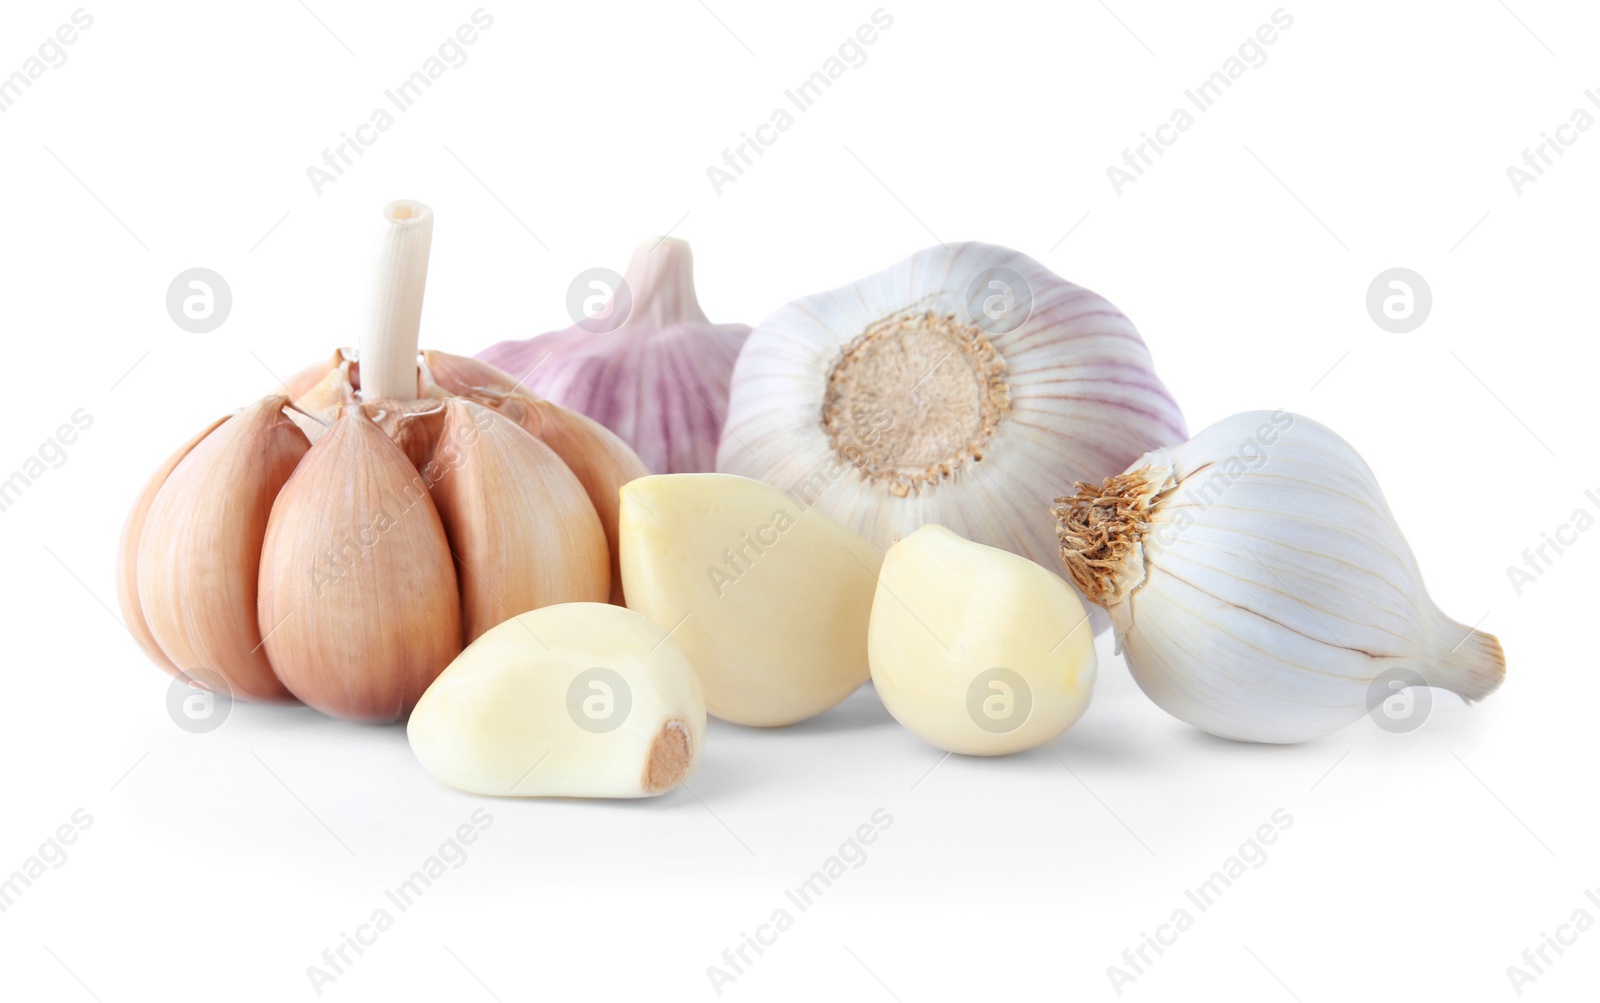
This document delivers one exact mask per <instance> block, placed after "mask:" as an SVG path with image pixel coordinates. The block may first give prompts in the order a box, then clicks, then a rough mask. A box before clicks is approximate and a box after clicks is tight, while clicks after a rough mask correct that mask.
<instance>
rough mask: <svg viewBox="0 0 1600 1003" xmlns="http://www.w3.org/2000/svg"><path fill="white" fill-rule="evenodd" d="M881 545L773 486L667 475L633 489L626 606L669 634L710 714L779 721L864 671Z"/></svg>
mask: <svg viewBox="0 0 1600 1003" xmlns="http://www.w3.org/2000/svg"><path fill="white" fill-rule="evenodd" d="M882 562H883V554H882V552H880V551H879V550H878V549H877V548H876V547H874V546H872V544H870V543H868V542H867V541H865V540H863V539H861V538H860V537H859V536H856V535H855V534H854V533H852V532H850V531H849V530H847V529H845V528H844V527H843V526H840V525H839V524H838V523H836V522H834V521H833V520H831V519H829V518H828V517H827V516H825V515H823V514H821V513H820V512H815V511H812V510H809V509H807V508H806V507H805V506H802V505H800V504H798V503H797V502H796V501H795V500H794V499H793V498H791V497H789V496H788V495H786V494H784V493H783V492H782V491H779V490H778V489H777V488H774V487H772V486H771V485H767V484H762V483H761V482H760V481H752V480H750V479H748V478H744V477H733V476H730V475H728V474H657V475H655V476H652V477H641V478H640V479H638V480H636V481H633V482H632V483H630V484H628V485H627V486H626V487H624V488H623V489H622V578H623V584H624V586H625V588H626V590H627V593H628V606H629V607H630V608H631V609H635V610H638V611H639V612H641V613H643V614H644V615H645V616H648V617H649V618H650V619H652V620H654V621H655V622H656V623H658V624H660V625H661V627H662V629H664V630H669V631H671V632H672V638H673V640H675V641H677V642H678V644H679V645H681V646H682V647H683V650H684V653H685V654H687V655H688V656H689V661H690V662H691V663H692V664H693V665H694V669H695V673H696V674H697V675H699V677H700V681H701V683H702V685H703V686H704V687H705V695H706V706H707V707H708V708H709V709H710V711H711V713H712V714H715V715H716V716H717V717H720V718H722V719H723V720H724V721H731V722H733V723H734V724H745V725H756V726H762V727H771V726H776V725H785V724H793V723H794V722H796V721H803V720H805V719H806V718H809V717H813V716H815V715H817V714H821V713H822V712H823V711H825V710H828V709H829V708H830V707H833V706H835V705H836V704H838V703H839V702H840V701H842V700H843V699H844V698H845V697H847V696H849V695H850V694H851V693H852V692H854V691H855V689H856V688H857V687H858V686H860V685H861V684H862V683H864V682H866V681H867V617H868V614H869V613H870V611H871V608H872V590H873V586H874V583H875V580H876V577H877V571H878V566H879V565H880V564H881V563H882Z"/></svg>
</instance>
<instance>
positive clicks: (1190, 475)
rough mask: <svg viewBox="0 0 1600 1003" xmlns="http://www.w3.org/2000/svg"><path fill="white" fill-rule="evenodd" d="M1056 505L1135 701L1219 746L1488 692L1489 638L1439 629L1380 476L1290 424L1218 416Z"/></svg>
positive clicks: (1497, 664) (1332, 437) (1259, 415)
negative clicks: (1377, 708) (1400, 700)
mask: <svg viewBox="0 0 1600 1003" xmlns="http://www.w3.org/2000/svg"><path fill="white" fill-rule="evenodd" d="M1078 487H1079V491H1078V493H1077V495H1076V496H1074V497H1070V498H1059V499H1057V503H1058V504H1057V508H1056V515H1057V518H1058V520H1059V528H1058V532H1059V535H1060V539H1061V556H1062V559H1063V560H1064V561H1065V562H1066V566H1067V570H1068V572H1069V573H1070V574H1071V576H1072V579H1073V581H1074V582H1075V583H1076V584H1077V585H1078V588H1079V589H1080V590H1082V591H1083V593H1084V594H1085V595H1087V596H1088V597H1089V599H1090V600H1092V601H1093V602H1096V603H1099V604H1100V605H1102V606H1105V607H1106V608H1107V609H1108V610H1109V612H1110V614H1111V621H1112V624H1113V627H1114V629H1115V631H1116V638H1117V644H1118V648H1119V650H1120V651H1121V652H1122V653H1123V655H1125V656H1126V658H1127V661H1128V667H1129V669H1130V670H1132V672H1133V677H1134V679H1135V680H1137V681H1138V683H1139V686H1140V688H1141V689H1143V690H1144V691H1145V693H1146V694H1148V695H1149V697H1150V698H1151V699H1152V700H1154V701H1155V702H1156V703H1157V704H1159V705H1160V706H1161V708H1162V709H1163V710H1165V711H1167V712H1168V713H1170V714H1172V715H1173V716H1174V717H1177V718H1180V719H1182V720H1184V721H1187V722H1188V723H1190V724H1192V725H1194V726H1195V727H1197V728H1200V729H1201V730H1203V731H1207V732H1210V733H1211V734H1213V735H1220V736H1222V737H1224V738H1233V739H1240V740H1244V741H1253V742H1280V743H1287V742H1303V741H1307V740H1309V739H1313V738H1318V737H1320V736H1322V735H1327V734H1330V733H1331V732H1334V731H1336V730H1338V729H1339V728H1342V727H1344V726H1345V725H1347V724H1349V723H1350V722H1352V721H1355V720H1357V719H1358V718H1360V717H1361V716H1362V715H1363V714H1364V713H1367V711H1368V710H1369V709H1370V708H1371V707H1372V706H1373V705H1374V698H1375V697H1376V698H1379V699H1382V698H1386V697H1387V696H1388V695H1390V694H1392V691H1393V690H1392V684H1408V683H1412V682H1415V683H1426V684H1427V685H1429V686H1437V687H1442V688H1444V689H1447V690H1450V691H1452V692H1454V693H1457V694H1459V695H1460V696H1461V697H1463V698H1464V699H1465V700H1467V701H1468V702H1471V701H1474V700H1481V699H1482V698H1484V697H1486V696H1488V695H1489V694H1490V693H1492V692H1494V690H1495V688H1496V687H1498V686H1499V685H1500V682H1501V680H1502V679H1504V678H1505V656H1504V654H1503V653H1502V652H1501V649H1500V642H1499V641H1497V640H1496V639H1495V638H1494V637H1493V636H1491V635H1489V634H1485V633H1482V632H1480V631H1477V630H1474V629H1472V628H1471V627H1467V626H1465V625H1463V624H1460V623H1457V622H1456V621H1454V620H1452V619H1450V618H1449V617H1447V616H1445V615H1444V613H1443V612H1441V611H1440V610H1439V608H1438V607H1437V606H1435V605H1434V604H1433V601H1432V600H1431V599H1429V598H1428V593H1427V590H1426V589H1425V588H1424V587H1423V584H1422V572H1421V570H1420V569H1419V568H1418V567H1417V561H1416V558H1415V557H1414V556H1412V553H1411V548H1410V547H1409V546H1407V544H1406V540H1405V537H1404V536H1403V535H1402V534H1401V532H1400V529H1399V527H1398V526H1396V525H1395V521H1394V516H1393V515H1391V514H1390V512H1389V507H1388V505H1387V504H1386V503H1385V501H1384V498H1383V492H1382V490H1380V489H1379V487H1378V482H1377V480H1376V479H1375V478H1374V477H1373V475H1372V471H1371V469H1369V468H1368V467H1367V465H1366V463H1365V462H1364V461H1363V460H1362V459H1361V457H1360V455H1359V454H1357V453H1356V451H1355V450H1354V449H1353V448H1352V447H1351V446H1350V444H1349V443H1347V442H1345V441H1344V440H1343V439H1341V438H1340V437H1339V436H1338V435H1336V434H1334V433H1333V432H1332V431H1331V430H1329V429H1328V428H1327V427H1325V426H1323V425H1319V424H1317V423H1316V422H1314V421H1312V420H1311V419H1309V418H1303V417H1301V416H1299V415H1295V414H1290V413H1289V412H1286V411H1273V412H1268V411H1252V412H1247V413H1245V414H1237V415H1234V416H1233V417H1231V418H1224V419H1223V420H1222V421H1219V422H1217V423H1216V424H1215V425H1212V426H1211V427H1209V428H1207V429H1205V430H1204V431H1202V432H1200V433H1198V434H1197V435H1196V436H1195V437H1194V438H1193V439H1191V440H1189V441H1188V442H1186V443H1183V444H1182V445H1179V446H1174V447H1171V448H1169V449H1159V450H1155V451H1153V452H1151V453H1148V454H1146V455H1145V456H1143V457H1140V458H1139V459H1138V460H1137V461H1136V462H1135V463H1134V464H1133V465H1132V466H1130V467H1129V468H1128V469H1127V471H1125V472H1124V473H1122V474H1119V475H1118V476H1116V477H1111V478H1108V479H1106V481H1105V482H1104V484H1102V485H1092V484H1079V485H1078Z"/></svg>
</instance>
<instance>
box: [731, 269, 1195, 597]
mask: <svg viewBox="0 0 1600 1003" xmlns="http://www.w3.org/2000/svg"><path fill="white" fill-rule="evenodd" d="M1184 437H1185V429H1184V423H1183V415H1182V414H1181V413H1180V412H1179V410H1178V406H1177V405H1176V404H1175V403H1174V402H1173V400H1172V396H1171V395H1170V394H1169V393H1168V392H1167V389H1166V387H1165V386H1163V385H1162V383H1161V380H1160V379H1159V378H1157V376H1156V374H1155V372H1154V370H1153V369H1152V366H1151V360H1150V353H1149V352H1148V351H1147V350H1146V349H1145V346H1144V342H1143V341H1141V340H1140V338H1139V335H1138V333H1137V332H1136V331H1135V330H1134V327H1133V324H1132V323H1131V322H1130V321H1129V320H1128V318H1126V317H1124V316H1123V315H1122V314H1121V313H1120V312H1119V311H1118V310H1117V309H1116V307H1114V306H1112V305H1111V304H1110V303H1108V302H1107V301H1106V300H1105V299H1103V298H1101V297H1100V296H1098V295H1096V294H1095V293H1092V292H1090V291H1089V290H1087V289H1083V288H1081V287H1079V286H1076V285H1073V284H1072V283H1070V282H1067V281H1066V280H1064V279H1062V278H1060V277H1058V276H1056V275H1054V274H1052V273H1051V272H1050V271H1049V270H1048V269H1046V268H1045V267H1044V266H1043V265H1041V264H1039V263H1038V262H1036V261H1034V260H1033V259H1031V258H1029V257H1027V256H1026V255H1023V254H1019V253H1017V252H1015V251H1010V250H1007V249H1005V248H1003V247H994V246H991V245H988V244H951V245H949V246H948V247H934V248H929V249H928V250H925V251H920V252H918V253H917V254H914V255H912V256H911V257H910V258H908V259H907V260H905V261H903V262H901V263H899V264H897V265H895V266H893V267H891V268H888V269H885V270H884V271H882V272H879V273H878V274H876V275H873V276H870V277H868V278H866V279H863V280H861V281H859V282H856V283H854V284H852V285H849V286H845V287H843V288H840V289H835V290H833V291H831V292H825V293H818V294H816V295H813V296H808V297H806V298H804V299H801V300H797V301H796V302H793V303H790V304H789V305H787V306H785V307H782V308H781V309H779V310H778V311H777V312H776V313H774V314H773V315H772V316H771V317H769V318H767V320H765V321H764V322H762V323H761V325H760V326H758V327H757V328H756V330H755V332H754V333H753V334H752V335H751V336H750V340H749V342H747V343H746V345H745V349H744V352H743V353H742V354H741V355H740V357H739V361H738V364H737V365H736V366H735V368H734V374H733V388H732V392H731V395H730V398H729V407H728V427H727V429H726V431H725V433H724V434H723V437H722V444H721V446H720V448H719V450H718V454H717V469H718V470H721V471H724V472H730V473H737V474H743V475H745V476H748V477H755V478H758V479H761V480H765V481H767V482H769V483H771V484H775V485H777V486H778V487H780V488H783V489H785V490H788V491H791V492H794V493H795V494H796V495H797V496H798V497H799V498H800V499H801V500H802V501H803V502H805V503H806V504H815V505H816V506H817V507H818V508H819V509H821V510H822V511H823V512H825V513H826V514H828V515H829V516H831V517H833V518H834V519H837V520H838V521H840V522H842V523H844V524H845V525H846V526H848V527H850V528H851V529H853V530H855V531H856V532H857V533H860V534H861V535H862V536H865V537H867V538H868V539H870V540H872V541H873V542H874V543H876V544H877V545H878V546H880V547H886V546H888V545H890V544H892V543H894V542H895V541H896V540H897V539H899V538H901V537H903V536H906V535H907V534H909V533H911V532H912V531H913V530H916V529H917V528H919V527H921V526H923V525H926V524H928V523H938V524H940V525H943V526H946V527H948V528H950V529H952V530H954V531H956V532H957V533H960V534H961V535H963V536H965V537H967V538H969V539H972V540H975V541H977V542H978V543H982V544H986V545H988V546H993V547H999V548H1002V549H1005V550H1009V551H1011V552H1013V553H1017V554H1021V555H1023V556H1025V557H1029V558H1031V559H1033V560H1034V561H1037V562H1039V563H1040V564H1043V565H1044V566H1046V567H1048V568H1050V569H1051V570H1054V571H1057V572H1059V565H1058V564H1057V562H1056V559H1055V550H1056V544H1055V538H1054V535H1053V533H1052V530H1051V524H1050V520H1049V518H1048V516H1047V514H1046V509H1047V507H1048V504H1049V499H1051V498H1053V497H1054V496H1055V495H1056V494H1057V493H1058V491H1059V485H1060V484H1061V483H1064V482H1067V483H1070V482H1072V481H1074V480H1079V479H1084V478H1094V479H1097V480H1098V479H1099V478H1101V477H1104V476H1106V475H1108V474H1111V473H1114V472H1116V471H1118V470H1121V469H1122V468H1123V467H1125V466H1126V465H1127V464H1128V461H1130V460H1132V459H1133V458H1134V457H1135V456H1138V455H1139V454H1140V453H1142V452H1144V451H1145V450H1147V449H1150V448H1152V447H1153V446H1159V445H1166V444H1169V443H1174V442H1181V441H1182V440H1183V439H1184Z"/></svg>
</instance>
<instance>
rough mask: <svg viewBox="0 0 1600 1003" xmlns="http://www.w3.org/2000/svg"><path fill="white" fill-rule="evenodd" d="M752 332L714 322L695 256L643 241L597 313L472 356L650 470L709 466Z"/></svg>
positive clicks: (670, 242)
mask: <svg viewBox="0 0 1600 1003" xmlns="http://www.w3.org/2000/svg"><path fill="white" fill-rule="evenodd" d="M749 335H750V328H749V327H747V326H745V325H743V324H713V323H711V321H710V320H708V319H707V318H706V315H705V311H703V310H702V309H701V308H700V302H699V300H698V298H697V297H696V296H695V290H694V257H693V255H692V253H691V252H690V250H689V245H688V243H687V242H685V241H682V240H678V239H677V238H674V237H659V238H652V239H650V240H647V241H645V242H644V243H642V244H640V245H639V247H638V249H637V250H635V251H634V253H633V258H632V259H631V260H630V261H629V263H628V268H627V273H626V274H625V275H624V276H622V283H621V285H619V286H618V288H617V289H615V290H613V291H612V295H611V297H610V299H609V300H608V301H607V303H606V305H605V307H604V309H602V310H601V311H599V312H598V313H596V314H595V315H594V316H592V317H589V318H587V319H585V320H583V321H580V322H579V323H578V324H576V325H575V326H573V327H570V328H567V329H565V330H561V331H551V332H549V333H547V334H541V335H539V336H537V337H534V338H530V339H528V340H526V341H502V342H500V343H498V344H496V345H492V346H490V347H489V348H487V349H485V350H484V351H482V352H480V353H479V355H478V357H479V358H480V359H483V360H485V361H487V362H491V363H493V364H494V365H496V366H498V367H500V368H501V369H503V370H505V371H506V372H508V373H511V374H514V375H520V377H521V379H522V381H523V382H524V383H525V384H526V385H527V386H528V388H529V389H530V391H531V392H532V393H533V394H535V395H536V396H539V397H543V398H546V399H548V400H550V401H553V402H554V403H556V404H559V405H561V406H563V407H567V408H570V409H572V410H574V411H577V412H578V413H580V414H583V415H587V416H588V417H590V418H593V419H595V420H597V421H599V422H600V423H601V424H602V425H604V426H605V427H606V428H609V429H610V430H611V431H613V432H615V433H616V434H617V435H618V436H620V437H621V438H622V440H623V441H624V442H626V443H627V444H628V445H629V446H630V447H631V448H632V449H633V450H634V451H636V452H637V453H638V455H639V458H640V459H641V460H643V461H644V463H645V465H646V467H648V468H649V469H650V470H652V471H654V472H656V473H684V472H696V471H706V470H711V469H712V468H713V467H714V466H715V463H716V456H717V441H718V439H719V437H720V436H721V434H722V427H723V424H724V423H725V422H726V420H727V416H728V381H729V379H730V378H731V376H732V373H733V366H734V361H735V360H736V359H737V358H738V355H739V350H740V348H741V347H742V346H743V345H744V342H745V339H746V338H748V337H749Z"/></svg>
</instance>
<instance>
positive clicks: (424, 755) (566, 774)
mask: <svg viewBox="0 0 1600 1003" xmlns="http://www.w3.org/2000/svg"><path fill="white" fill-rule="evenodd" d="M406 733H407V735H408V736H409V737H410V739H411V749H412V751H413V752H415V753H416V756H417V759H418V761H419V762H421V763H422V765H423V768H425V769H426V770H427V771H428V772H429V773H431V774H433V775H434V776H435V777H436V778H438V779H439V780H441V781H443V782H444V783H447V784H449V785H450V786H452V787H456V788H459V789H461V790H464V791H470V792H472V793H475V794H490V795H497V796H501V797H612V798H636V797H647V796H651V795H655V794H661V793H664V792H666V791H667V790H670V789H671V788H672V787H674V786H676V785H677V784H678V783H679V782H680V781H681V780H683V779H684V778H685V777H687V776H688V775H689V774H690V773H692V772H693V771H694V767H695V764H696V762H697V761H698V760H699V757H700V749H701V747H702V746H703V745H704V744H705V734H706V704H705V699H704V697H702V696H701V693H700V683H699V680H697V679H696V678H695V674H694V670H693V669H691V668H690V667H689V661H688V659H687V658H685V657H684V654H683V651H682V650H681V649H680V648H679V647H678V645H677V644H676V643H675V642H674V641H673V640H672V639H671V638H670V637H668V636H667V634H666V631H665V630H664V629H663V628H662V627H659V626H657V625H656V624H654V623H651V622H650V621H649V620H647V619H645V618H644V617H643V616H640V615H639V614H638V613H635V612H633V611H632V610H627V609H623V608H622V607H620V606H608V605H605V604H602V603H566V604H563V605H559V606H546V607H544V608H542V609H537V610H534V611H533V612H531V613H524V614H522V615H521V616H518V617H516V618H514V619H511V620H507V621H506V622H504V623H502V624H500V625H499V626H497V627H495V628H494V629H493V630H490V631H488V632H487V633H485V634H484V635H483V636H482V637H480V638H478V639H477V640H476V641H474V642H473V643H472V644H471V646H469V647H468V648H467V650H465V651H463V652H462V653H461V654H460V655H459V656H458V657H457V658H456V660H455V661H453V662H451V663H450V666H449V668H447V669H445V670H444V672H443V673H441V674H440V676H439V678H438V679H437V680H435V681H434V683H433V685H432V686H431V687H429V688H428V691H427V692H426V693H424V694H423V695H422V699H421V700H420V701H418V702H417V709H416V711H415V712H414V713H413V714H412V715H411V721H410V723H409V724H408V725H407V727H406Z"/></svg>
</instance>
